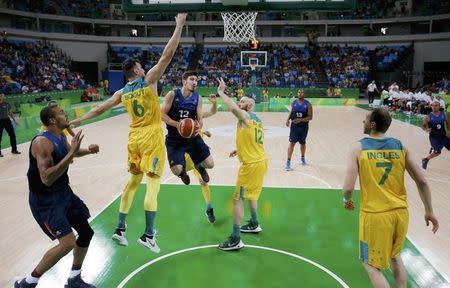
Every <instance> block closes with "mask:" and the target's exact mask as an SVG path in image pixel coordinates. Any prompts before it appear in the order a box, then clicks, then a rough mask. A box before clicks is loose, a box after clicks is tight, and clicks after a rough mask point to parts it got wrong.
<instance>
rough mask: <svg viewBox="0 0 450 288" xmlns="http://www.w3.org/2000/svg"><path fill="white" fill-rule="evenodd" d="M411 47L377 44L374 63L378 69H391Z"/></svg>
mask: <svg viewBox="0 0 450 288" xmlns="http://www.w3.org/2000/svg"><path fill="white" fill-rule="evenodd" d="M409 49H412V48H411V47H407V46H404V45H402V46H378V47H376V48H375V59H374V62H375V65H376V67H375V68H376V69H377V70H380V71H392V70H394V68H395V66H396V65H397V64H398V63H399V62H400V61H401V60H402V59H403V57H404V56H405V55H406V53H405V52H407V51H408V50H409Z"/></svg>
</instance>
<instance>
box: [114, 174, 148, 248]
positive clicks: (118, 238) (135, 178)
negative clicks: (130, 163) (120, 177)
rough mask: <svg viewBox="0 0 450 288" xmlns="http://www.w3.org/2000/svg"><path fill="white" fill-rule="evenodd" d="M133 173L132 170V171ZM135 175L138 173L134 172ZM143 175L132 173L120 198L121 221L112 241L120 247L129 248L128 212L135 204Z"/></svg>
mask: <svg viewBox="0 0 450 288" xmlns="http://www.w3.org/2000/svg"><path fill="white" fill-rule="evenodd" d="M130 172H131V170H130ZM133 172H134V173H137V172H138V171H136V170H134V171H133ZM142 176H143V174H142V173H140V174H133V173H130V178H129V179H128V182H127V184H126V186H125V188H124V190H123V192H122V196H121V197H120V207H119V219H118V223H117V228H116V230H115V231H114V234H113V236H112V239H113V240H114V241H115V242H116V243H117V244H119V245H122V246H128V240H127V238H126V233H125V230H126V228H127V225H126V217H127V215H128V212H129V211H130V207H131V204H133V199H134V196H135V195H136V192H137V190H138V187H139V184H140V183H141V181H142Z"/></svg>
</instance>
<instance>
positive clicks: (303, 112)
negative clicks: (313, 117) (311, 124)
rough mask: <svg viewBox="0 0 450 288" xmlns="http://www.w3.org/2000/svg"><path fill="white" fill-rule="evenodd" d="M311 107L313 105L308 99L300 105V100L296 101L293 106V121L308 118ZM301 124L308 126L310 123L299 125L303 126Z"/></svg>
mask: <svg viewBox="0 0 450 288" xmlns="http://www.w3.org/2000/svg"><path fill="white" fill-rule="evenodd" d="M309 105H311V104H310V103H309V101H308V100H306V99H305V100H303V102H302V103H300V102H299V101H298V99H296V100H295V101H294V104H293V106H292V113H291V120H294V119H300V118H306V117H308V107H309ZM301 124H303V125H304V124H308V123H300V124H297V125H301ZM294 125H296V124H294Z"/></svg>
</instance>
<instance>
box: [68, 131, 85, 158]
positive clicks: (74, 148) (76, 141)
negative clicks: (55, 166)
mask: <svg viewBox="0 0 450 288" xmlns="http://www.w3.org/2000/svg"><path fill="white" fill-rule="evenodd" d="M81 132H83V130H80V131H78V133H77V134H75V136H74V137H73V138H72V141H71V143H70V151H71V152H72V153H73V154H76V153H77V152H78V151H79V150H80V145H81V141H83V138H84V135H82V134H81Z"/></svg>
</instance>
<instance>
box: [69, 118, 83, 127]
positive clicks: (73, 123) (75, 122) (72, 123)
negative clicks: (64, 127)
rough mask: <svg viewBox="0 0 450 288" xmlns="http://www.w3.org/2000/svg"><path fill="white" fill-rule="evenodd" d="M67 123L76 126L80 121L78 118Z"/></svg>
mask: <svg viewBox="0 0 450 288" xmlns="http://www.w3.org/2000/svg"><path fill="white" fill-rule="evenodd" d="M69 125H70V126H73V127H74V128H77V127H79V126H80V125H81V121H80V119H73V120H72V121H70V123H69Z"/></svg>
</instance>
